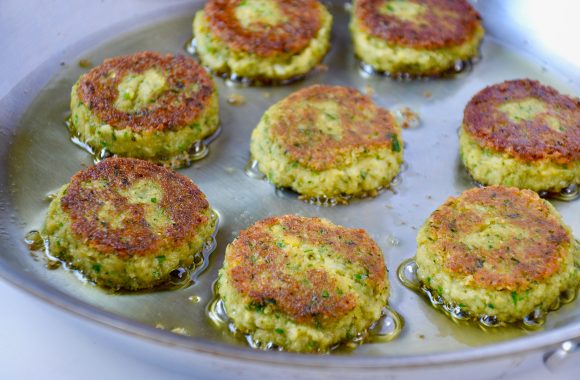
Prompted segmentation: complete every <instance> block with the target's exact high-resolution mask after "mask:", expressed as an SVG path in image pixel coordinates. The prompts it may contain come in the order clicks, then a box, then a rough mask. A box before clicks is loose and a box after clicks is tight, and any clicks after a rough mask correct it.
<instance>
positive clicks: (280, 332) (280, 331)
mask: <svg viewBox="0 0 580 380" xmlns="http://www.w3.org/2000/svg"><path fill="white" fill-rule="evenodd" d="M274 331H276V333H277V334H284V330H283V329H276V330H274Z"/></svg>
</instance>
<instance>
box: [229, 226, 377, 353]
mask: <svg viewBox="0 0 580 380" xmlns="http://www.w3.org/2000/svg"><path fill="white" fill-rule="evenodd" d="M219 294H220V296H221V297H222V299H223V300H224V304H225V306H226V310H227V313H228V315H229V316H230V317H231V318H232V319H233V321H234V323H235V325H236V328H237V329H239V330H240V331H242V332H244V333H248V334H251V335H252V336H253V338H254V339H255V340H256V341H258V342H260V343H261V344H264V345H265V344H268V343H274V344H276V345H278V346H280V347H283V348H285V349H287V350H290V351H325V350H327V349H329V348H330V347H332V346H333V345H335V344H337V343H339V342H341V341H344V340H348V339H352V338H354V337H355V336H356V335H357V334H359V333H363V332H364V331H365V330H366V329H367V328H368V327H369V326H370V324H371V323H372V322H373V321H375V320H377V319H378V318H379V317H380V314H381V309H382V307H383V306H384V305H385V304H386V299H387V296H388V279H387V276H386V268H385V264H384V258H383V255H382V252H381V251H380V249H379V247H378V246H377V245H376V243H375V242H374V241H373V240H372V239H371V238H370V237H369V236H368V235H367V233H366V232H365V231H364V230H360V229H348V228H345V227H340V226H336V225H334V224H332V223H330V222H329V221H327V220H325V219H319V218H304V217H299V216H294V215H285V216H280V217H272V218H268V219H264V220H261V221H259V222H257V223H256V224H254V225H253V226H251V227H250V228H248V229H247V230H244V231H241V232H240V235H239V236H238V238H236V240H234V242H233V243H231V244H230V245H229V246H228V248H227V250H226V258H225V260H224V267H223V269H222V270H221V271H220V277H219Z"/></svg>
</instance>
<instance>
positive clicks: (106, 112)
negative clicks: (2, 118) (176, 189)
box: [70, 51, 219, 168]
mask: <svg viewBox="0 0 580 380" xmlns="http://www.w3.org/2000/svg"><path fill="white" fill-rule="evenodd" d="M218 126H219V116H218V96H217V91H216V88H215V85H214V83H213V80H212V79H211V77H210V76H209V74H208V73H207V72H206V71H205V70H204V69H203V67H201V66H200V65H199V64H197V63H196V62H195V60H193V59H192V58H187V57H184V56H173V55H171V54H167V55H162V54H159V53H154V52H150V51H145V52H140V53H136V54H133V55H128V56H121V57H115V58H110V59H106V60H105V61H104V62H103V63H102V64H101V65H99V66H97V67H95V68H93V69H92V70H90V71H89V72H88V73H86V74H84V75H83V76H81V77H80V79H79V80H78V81H77V83H76V84H75V85H74V86H73V88H72V92H71V119H70V129H71V133H72V134H73V135H75V136H77V137H78V138H79V139H80V140H81V141H82V142H83V143H85V144H87V145H88V146H90V147H91V148H92V150H93V152H95V153H96V152H99V151H102V150H103V149H105V150H107V151H108V152H110V153H112V154H115V155H118V156H127V157H135V158H141V159H146V160H150V161H153V162H157V163H162V164H165V165H168V166H172V167H174V168H177V167H181V166H185V165H188V164H189V163H190V152H189V151H190V149H192V148H193V146H194V145H195V143H196V142H198V141H201V140H203V139H204V138H206V137H208V136H210V135H211V134H213V133H214V132H215V131H216V130H217V128H218Z"/></svg>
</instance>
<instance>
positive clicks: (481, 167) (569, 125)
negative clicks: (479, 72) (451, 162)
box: [459, 79, 580, 192]
mask: <svg viewBox="0 0 580 380" xmlns="http://www.w3.org/2000/svg"><path fill="white" fill-rule="evenodd" d="M459 142H460V153H461V157H462V160H463V163H464V165H465V167H466V168H467V170H468V171H469V173H470V174H471V176H472V177H473V178H474V179H475V180H476V181H478V182H480V183H482V184H485V185H505V186H515V187H519V188H524V189H530V190H534V191H549V192H559V191H560V190H562V189H563V188H565V187H567V186H569V185H572V184H579V183H580V99H577V98H571V97H568V96H565V95H562V94H560V93H558V91H556V90H555V89H553V88H551V87H549V86H544V85H542V84H541V83H540V82H538V81H534V80H529V79H519V80H511V81H506V82H503V83H500V84H495V85H493V86H489V87H486V88H484V89H483V90H481V91H480V92H479V93H477V94H476V95H475V96H474V97H473V98H472V99H471V101H470V102H469V104H467V107H466V108H465V113H464V117H463V124H462V127H461V132H460V139H459Z"/></svg>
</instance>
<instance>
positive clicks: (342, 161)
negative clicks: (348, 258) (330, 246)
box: [250, 85, 403, 196]
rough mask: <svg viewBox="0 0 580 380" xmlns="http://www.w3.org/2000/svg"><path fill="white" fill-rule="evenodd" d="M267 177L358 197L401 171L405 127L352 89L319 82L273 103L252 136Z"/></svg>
mask: <svg viewBox="0 0 580 380" xmlns="http://www.w3.org/2000/svg"><path fill="white" fill-rule="evenodd" d="M250 148H251V153H252V157H253V158H254V159H256V160H257V161H258V162H259V166H260V170H261V171H262V172H263V173H264V174H266V175H267V176H268V179H269V180H270V181H271V182H272V183H274V184H276V185H277V186H281V187H291V188H292V189H294V190H295V191H297V192H298V193H300V194H303V195H307V196H321V195H324V196H337V195H344V194H348V195H357V194H361V193H364V192H372V191H376V189H378V188H380V187H382V186H388V184H389V183H390V181H391V180H392V179H393V177H394V176H395V175H396V174H397V173H398V172H399V168H400V164H401V161H402V150H403V144H402V140H401V128H400V126H399V125H398V124H397V123H396V121H395V119H394V117H393V116H392V115H391V114H390V113H389V112H388V111H387V110H385V109H383V108H381V107H378V106H377V105H375V104H374V102H373V101H372V99H370V98H369V97H368V96H365V95H363V94H361V93H360V92H358V91H357V90H355V89H353V88H347V87H340V86H324V85H315V86H311V87H307V88H304V89H302V90H300V91H297V92H295V93H293V94H291V95H290V96H289V97H287V98H286V99H284V100H282V101H281V102H279V103H277V104H275V105H274V106H272V107H271V108H270V109H269V110H268V111H267V112H266V113H265V114H264V116H263V117H262V120H261V121H260V123H259V125H258V126H257V127H256V129H255V130H254V132H253V134H252V141H251V146H250Z"/></svg>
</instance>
